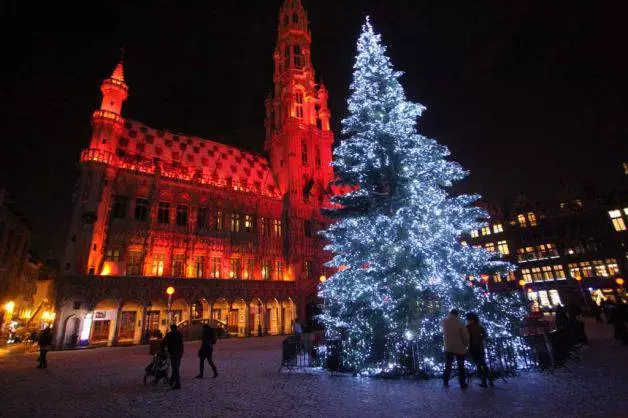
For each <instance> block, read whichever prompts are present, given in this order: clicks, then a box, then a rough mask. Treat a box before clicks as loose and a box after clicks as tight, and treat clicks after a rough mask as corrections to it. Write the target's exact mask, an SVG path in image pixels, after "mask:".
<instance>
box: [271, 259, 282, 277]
mask: <svg viewBox="0 0 628 418" xmlns="http://www.w3.org/2000/svg"><path fill="white" fill-rule="evenodd" d="M273 279H274V280H283V261H280V260H277V261H275V271H274V273H273Z"/></svg>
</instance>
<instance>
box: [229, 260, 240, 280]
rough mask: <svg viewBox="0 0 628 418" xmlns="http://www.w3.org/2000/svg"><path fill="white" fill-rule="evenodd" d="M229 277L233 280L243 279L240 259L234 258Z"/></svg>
mask: <svg viewBox="0 0 628 418" xmlns="http://www.w3.org/2000/svg"><path fill="white" fill-rule="evenodd" d="M229 277H230V278H231V279H239V278H240V277H241V269H240V259H239V258H232V259H231V265H230V268H229Z"/></svg>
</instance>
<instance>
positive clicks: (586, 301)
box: [574, 276, 589, 306]
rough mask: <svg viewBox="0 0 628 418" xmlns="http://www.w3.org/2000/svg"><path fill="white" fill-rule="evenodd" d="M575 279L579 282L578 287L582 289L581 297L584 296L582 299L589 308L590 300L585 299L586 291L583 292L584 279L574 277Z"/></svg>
mask: <svg viewBox="0 0 628 418" xmlns="http://www.w3.org/2000/svg"><path fill="white" fill-rule="evenodd" d="M574 279H576V281H577V282H578V287H579V288H580V295H581V296H582V299H583V300H584V303H585V304H586V305H587V306H589V300H588V299H587V298H586V297H584V290H582V277H580V276H576V277H574Z"/></svg>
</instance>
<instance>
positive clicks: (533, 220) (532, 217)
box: [528, 212, 536, 226]
mask: <svg viewBox="0 0 628 418" xmlns="http://www.w3.org/2000/svg"><path fill="white" fill-rule="evenodd" d="M528 222H529V223H530V226H534V225H536V215H535V214H534V212H528Z"/></svg>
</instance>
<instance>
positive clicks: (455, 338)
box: [443, 309, 493, 389]
mask: <svg viewBox="0 0 628 418" xmlns="http://www.w3.org/2000/svg"><path fill="white" fill-rule="evenodd" d="M458 315H459V312H458V310H457V309H452V310H451V311H450V312H449V315H447V317H446V318H445V319H444V320H443V340H444V343H445V373H444V374H443V383H444V385H445V386H449V378H450V377H451V364H452V362H453V360H454V357H456V363H457V365H458V381H459V382H460V387H461V388H462V389H466V388H467V386H468V385H467V382H466V380H465V369H464V358H465V355H466V354H467V347H468V351H469V353H470V354H471V358H472V360H473V362H474V363H475V365H476V367H477V369H478V372H479V373H480V377H481V378H482V383H481V384H480V386H482V387H487V386H488V385H487V384H486V380H487V379H489V382H490V384H491V386H493V381H492V380H490V372H489V369H488V366H487V365H486V360H485V358H484V339H485V338H486V331H485V329H484V327H482V326H481V325H480V321H479V318H478V316H477V315H476V314H475V313H473V312H469V313H468V314H467V325H466V326H465V325H464V324H463V323H462V321H460V319H458Z"/></svg>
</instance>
